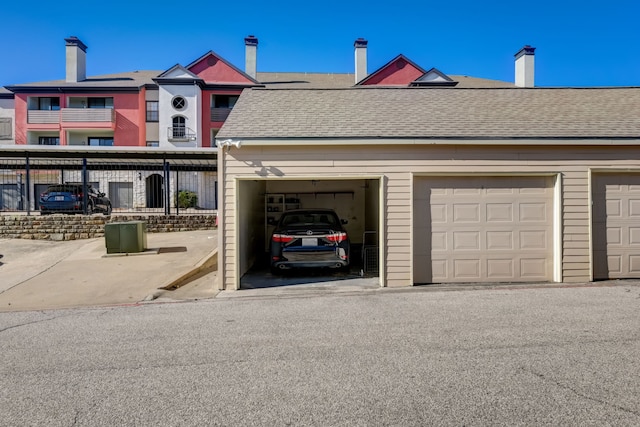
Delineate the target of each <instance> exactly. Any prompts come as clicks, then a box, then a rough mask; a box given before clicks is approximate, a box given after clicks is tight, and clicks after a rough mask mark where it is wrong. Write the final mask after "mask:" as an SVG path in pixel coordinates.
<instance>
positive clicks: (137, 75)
mask: <svg viewBox="0 0 640 427" xmlns="http://www.w3.org/2000/svg"><path fill="white" fill-rule="evenodd" d="M160 73H162V71H148V70H147V71H131V72H127V73H118V74H105V75H101V76H91V77H88V78H87V79H85V80H82V81H79V82H67V81H66V80H50V81H46V82H36V83H25V84H19V85H10V86H7V88H8V89H9V90H12V91H16V90H21V89H27V90H28V89H40V88H51V87H56V88H58V87H59V88H73V89H82V88H87V89H98V88H99V89H103V88H139V87H142V86H144V85H147V84H149V85H155V83H154V81H153V80H152V79H153V78H154V77H157V76H158V75H160Z"/></svg>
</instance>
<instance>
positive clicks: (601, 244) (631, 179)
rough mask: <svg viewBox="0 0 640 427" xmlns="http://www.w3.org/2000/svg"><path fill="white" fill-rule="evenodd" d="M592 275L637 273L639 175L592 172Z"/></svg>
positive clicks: (617, 276)
mask: <svg viewBox="0 0 640 427" xmlns="http://www.w3.org/2000/svg"><path fill="white" fill-rule="evenodd" d="M593 268H594V274H593V275H594V279H625V278H627V279H628V278H637V277H640V175H632V174H625V175H601V176H598V175H595V176H594V180H593Z"/></svg>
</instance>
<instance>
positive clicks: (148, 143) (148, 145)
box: [147, 141, 160, 147]
mask: <svg viewBox="0 0 640 427" xmlns="http://www.w3.org/2000/svg"><path fill="white" fill-rule="evenodd" d="M159 146H160V142H158V141H147V147H159Z"/></svg>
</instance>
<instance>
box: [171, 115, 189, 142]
mask: <svg viewBox="0 0 640 427" xmlns="http://www.w3.org/2000/svg"><path fill="white" fill-rule="evenodd" d="M172 122H173V126H172V127H173V137H174V138H184V137H185V134H186V119H185V118H184V117H183V116H175V117H174V118H173V120H172Z"/></svg>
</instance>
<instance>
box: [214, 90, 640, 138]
mask: <svg viewBox="0 0 640 427" xmlns="http://www.w3.org/2000/svg"><path fill="white" fill-rule="evenodd" d="M380 137H383V138H491V139H497V138H637V139H640V88H588V89H587V88H584V89H576V88H571V89H570V88H558V89H540V88H536V89H522V88H518V89H457V88H447V89H445V88H395V89H391V88H354V89H333V90H332V89H325V90H311V89H288V90H276V89H264V88H263V89H248V90H245V91H244V92H243V93H242V96H241V97H240V99H239V100H238V102H237V103H236V105H235V107H234V109H233V110H232V112H231V114H230V115H229V118H228V119H227V121H226V122H225V124H224V126H223V127H222V129H221V130H220V132H219V133H218V138H245V139H249V138H380Z"/></svg>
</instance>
